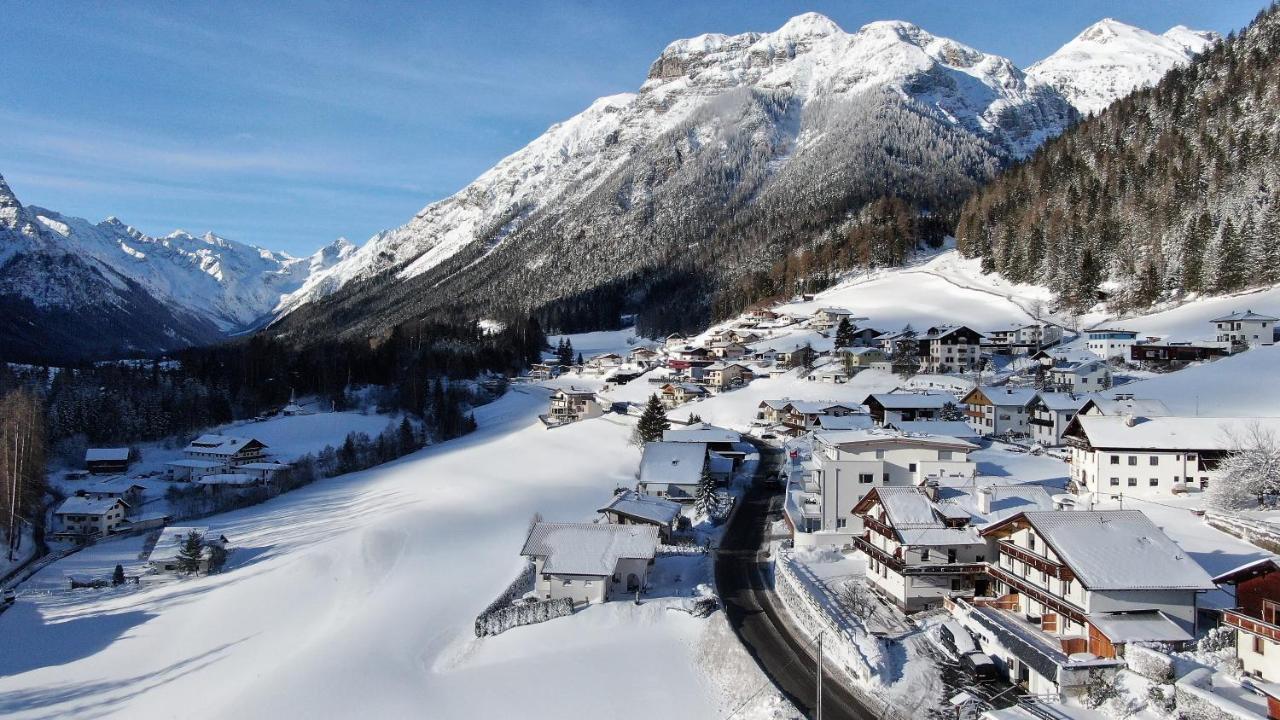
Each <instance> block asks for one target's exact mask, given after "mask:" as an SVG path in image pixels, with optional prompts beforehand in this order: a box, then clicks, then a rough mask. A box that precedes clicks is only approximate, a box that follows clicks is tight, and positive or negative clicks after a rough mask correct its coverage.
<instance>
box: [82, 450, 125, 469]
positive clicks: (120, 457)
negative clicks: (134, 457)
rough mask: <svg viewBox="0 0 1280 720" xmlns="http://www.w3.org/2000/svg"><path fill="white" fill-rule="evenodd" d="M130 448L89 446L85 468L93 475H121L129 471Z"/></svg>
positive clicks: (85, 457) (85, 455)
mask: <svg viewBox="0 0 1280 720" xmlns="http://www.w3.org/2000/svg"><path fill="white" fill-rule="evenodd" d="M129 462H130V458H129V448H89V449H88V450H85V451H84V469H85V470H88V471H89V472H90V473H91V474H93V475H119V474H120V473H125V472H128V471H129Z"/></svg>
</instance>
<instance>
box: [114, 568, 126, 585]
mask: <svg viewBox="0 0 1280 720" xmlns="http://www.w3.org/2000/svg"><path fill="white" fill-rule="evenodd" d="M111 584H112V585H123V584H124V566H123V565H116V569H115V570H114V571H112V573H111Z"/></svg>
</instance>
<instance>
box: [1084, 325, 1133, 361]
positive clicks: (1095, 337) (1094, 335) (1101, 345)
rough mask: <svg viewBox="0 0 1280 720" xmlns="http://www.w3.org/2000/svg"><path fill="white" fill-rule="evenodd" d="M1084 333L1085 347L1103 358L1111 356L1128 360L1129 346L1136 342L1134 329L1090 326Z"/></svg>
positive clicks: (1107, 358)
mask: <svg viewBox="0 0 1280 720" xmlns="http://www.w3.org/2000/svg"><path fill="white" fill-rule="evenodd" d="M1084 334H1085V347H1086V348H1088V349H1089V352H1091V353H1093V354H1094V355H1097V356H1098V357H1100V358H1102V359H1103V360H1110V359H1111V358H1113V357H1119V358H1121V359H1123V360H1128V359H1129V353H1130V348H1132V347H1133V346H1134V343H1136V342H1138V333H1137V331H1134V330H1121V329H1118V328H1092V329H1089V330H1085V332H1084Z"/></svg>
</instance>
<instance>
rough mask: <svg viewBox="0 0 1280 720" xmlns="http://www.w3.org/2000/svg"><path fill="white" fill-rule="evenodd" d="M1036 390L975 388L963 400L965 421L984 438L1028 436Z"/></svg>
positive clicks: (961, 400)
mask: <svg viewBox="0 0 1280 720" xmlns="http://www.w3.org/2000/svg"><path fill="white" fill-rule="evenodd" d="M1035 396H1036V391H1035V389H1034V388H1012V387H992V386H983V387H976V388H974V389H973V390H970V391H969V394H968V395H965V396H964V397H962V398H960V402H962V403H964V405H965V411H964V414H965V420H966V421H967V422H968V423H969V427H971V428H973V430H974V432H976V433H979V434H981V435H1009V434H1012V435H1027V434H1029V431H1030V426H1029V425H1028V424H1027V420H1028V419H1029V418H1030V416H1031V412H1030V408H1031V401H1032V400H1034V399H1035Z"/></svg>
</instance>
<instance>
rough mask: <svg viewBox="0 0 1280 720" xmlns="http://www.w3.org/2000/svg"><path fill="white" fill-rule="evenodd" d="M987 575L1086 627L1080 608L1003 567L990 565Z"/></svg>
mask: <svg viewBox="0 0 1280 720" xmlns="http://www.w3.org/2000/svg"><path fill="white" fill-rule="evenodd" d="M987 574H988V575H990V576H991V577H993V578H995V579H997V580H999V581H1001V582H1003V583H1004V584H1006V585H1008V586H1009V587H1010V588H1012V589H1013V590H1014V591H1015V592H1017V593H1020V594H1022V595H1026V596H1027V597H1029V598H1031V599H1032V600H1035V601H1036V602H1038V603H1040V604H1041V605H1044V606H1045V607H1047V608H1049V609H1050V610H1052V611H1054V612H1056V613H1058V614H1059V615H1063V616H1065V617H1068V618H1071V620H1073V621H1075V622H1077V623H1080V624H1081V625H1084V624H1085V623H1086V622H1087V620H1086V619H1085V614H1084V611H1083V610H1081V609H1080V608H1078V607H1076V606H1075V605H1072V604H1070V603H1068V602H1066V601H1065V600H1063V599H1062V598H1060V597H1057V596H1055V595H1050V594H1049V593H1047V592H1045V591H1044V590H1041V589H1040V588H1038V587H1036V586H1035V585H1032V584H1031V583H1029V582H1027V581H1026V580H1025V579H1023V578H1020V577H1018V576H1017V575H1014V574H1013V573H1011V572H1009V571H1008V570H1005V569H1004V568H1002V567H998V566H994V565H988V566H987Z"/></svg>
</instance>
